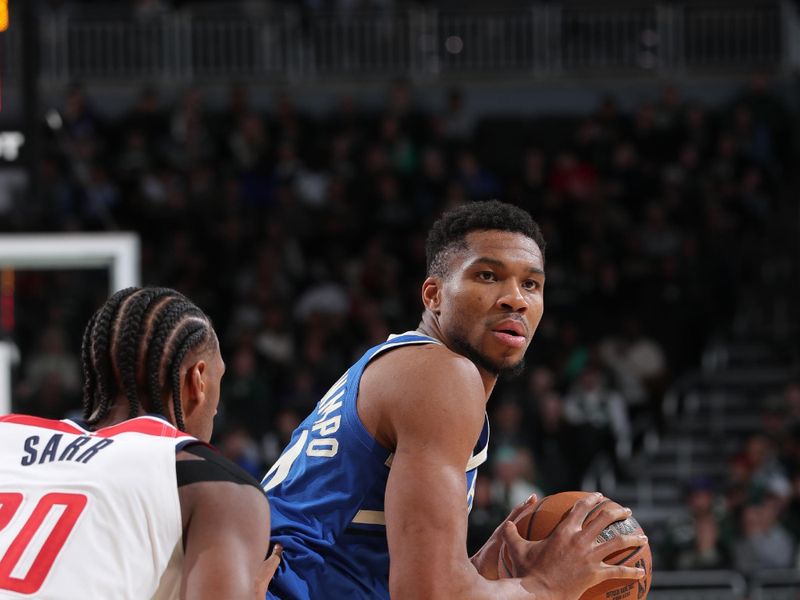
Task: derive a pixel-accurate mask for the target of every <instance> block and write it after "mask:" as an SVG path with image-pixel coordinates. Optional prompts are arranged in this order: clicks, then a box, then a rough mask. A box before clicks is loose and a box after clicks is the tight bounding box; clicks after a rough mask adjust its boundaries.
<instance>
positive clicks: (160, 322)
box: [81, 287, 217, 430]
mask: <svg viewBox="0 0 800 600" xmlns="http://www.w3.org/2000/svg"><path fill="white" fill-rule="evenodd" d="M213 331H214V330H213V327H212V325H211V320H210V319H209V318H208V316H207V315H206V314H205V313H204V312H203V311H202V310H200V309H199V308H198V307H197V306H195V305H194V304H193V303H192V302H191V301H190V300H189V299H188V298H186V296H184V295H183V294H180V293H179V292H176V291H175V290H173V289H170V288H162V287H145V288H139V287H130V288H126V289H124V290H120V291H119V292H117V293H116V294H114V295H113V296H111V297H110V298H109V299H108V300H107V301H106V302H105V304H103V306H101V307H100V308H99V309H98V310H97V312H95V313H94V315H93V316H92V318H91V319H90V320H89V323H88V325H87V326H86V329H85V331H84V333H83V344H82V345H81V363H82V366H83V379H84V381H83V414H84V418H85V419H86V420H87V423H88V424H89V425H90V426H91V425H95V424H97V423H98V422H99V421H101V420H102V419H103V418H104V417H105V416H106V415H107V414H108V411H109V409H110V408H111V407H112V406H113V405H114V403H115V402H116V399H117V397H118V395H119V394H120V393H123V394H124V395H125V397H126V398H127V400H128V404H129V407H130V410H129V417H130V418H133V417H136V416H137V415H138V414H139V409H140V408H141V409H144V410H145V411H147V412H154V413H158V414H161V415H164V416H166V414H167V413H166V411H165V410H164V405H163V403H162V401H161V398H162V395H163V394H164V393H165V392H167V391H168V390H169V391H170V394H171V396H172V403H173V409H174V412H175V421H176V423H175V424H176V425H177V426H178V429H181V430H184V429H185V427H184V422H183V411H182V410H181V402H180V390H181V387H180V367H181V362H182V361H183V359H184V357H185V356H186V355H187V354H188V353H189V352H190V351H191V350H194V349H196V348H201V347H202V346H203V345H206V347H208V348H212V347H216V343H217V342H216V336H215V335H214V333H213Z"/></svg>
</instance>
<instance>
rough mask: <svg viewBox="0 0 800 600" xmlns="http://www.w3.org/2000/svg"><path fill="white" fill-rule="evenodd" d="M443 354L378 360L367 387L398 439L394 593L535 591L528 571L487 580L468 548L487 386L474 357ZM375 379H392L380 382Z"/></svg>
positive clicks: (364, 393) (389, 504)
mask: <svg viewBox="0 0 800 600" xmlns="http://www.w3.org/2000/svg"><path fill="white" fill-rule="evenodd" d="M430 350H434V349H430ZM435 353H436V354H437V355H436V356H434V352H431V351H427V352H416V353H414V352H413V351H412V352H405V353H404V355H401V351H397V354H396V355H395V357H393V358H394V360H393V361H392V363H391V364H390V365H388V364H387V363H386V362H384V363H383V364H380V362H376V364H374V365H373V366H372V367H370V370H372V369H375V370H374V371H373V372H372V373H368V374H365V379H364V380H362V390H361V394H360V396H359V402H360V403H361V402H368V403H372V402H373V401H375V402H377V403H378V404H379V405H380V406H381V407H382V413H383V414H384V416H385V420H384V421H383V422H384V423H385V426H384V430H385V431H386V433H387V435H388V437H389V438H390V439H391V441H392V442H393V444H392V445H393V446H394V448H395V455H394V459H393V462H392V467H391V471H390V474H389V480H388V483H387V487H386V497H385V513H386V529H387V536H388V541H389V555H390V557H391V567H390V574H389V586H390V591H391V596H392V598H396V599H401V600H402V599H404V598H414V599H416V598H431V599H434V598H443V599H445V598H447V599H449V598H460V599H464V600H468V599H471V598H494V597H497V598H510V599H513V598H528V599H530V598H536V597H537V596H536V595H535V594H531V593H530V592H528V591H526V590H525V589H524V588H523V587H522V585H521V580H519V579H505V580H502V581H497V582H493V581H488V580H486V579H484V578H483V577H481V575H479V574H478V572H477V570H476V569H475V567H474V566H473V565H472V563H471V562H470V560H469V557H468V556H467V552H466V537H467V488H466V475H465V468H466V464H467V461H468V460H469V457H470V455H471V452H472V449H473V447H474V445H475V442H476V440H477V439H478V435H479V433H480V430H481V427H482V425H483V420H484V413H485V394H484V391H483V384H482V383H481V379H480V377H479V375H478V372H477V370H476V369H475V367H474V366H473V365H472V363H470V362H469V361H467V360H466V359H464V358H460V357H455V356H453V355H452V354H449V353H447V351H446V350H444V349H438V348H437V349H435ZM368 372H369V370H368ZM374 381H383V382H384V385H383V386H382V387H381V388H380V391H379V388H378V386H373V385H372V384H371V382H374ZM386 382H390V383H392V385H388V386H387V385H385V383H386ZM394 382H396V383H394Z"/></svg>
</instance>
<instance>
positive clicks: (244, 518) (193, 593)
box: [179, 481, 270, 600]
mask: <svg viewBox="0 0 800 600" xmlns="http://www.w3.org/2000/svg"><path fill="white" fill-rule="evenodd" d="M179 493H180V498H181V510H182V512H183V514H184V544H185V559H184V567H183V578H182V585H181V598H183V599H187V598H190V599H192V600H195V599H197V600H215V599H218V598H226V599H231V600H252V599H253V598H254V597H255V595H256V594H255V592H254V589H255V585H256V580H257V577H258V571H259V568H260V567H261V566H262V562H263V561H264V557H265V556H266V554H267V550H268V547H269V527H270V522H269V506H268V504H267V499H266V497H265V496H264V494H263V493H262V492H261V490H260V489H258V488H257V487H254V486H252V485H248V484H243V483H235V482H233V481H201V482H196V483H190V484H188V485H185V486H183V487H181V488H179ZM261 597H262V598H263V595H262V596H261Z"/></svg>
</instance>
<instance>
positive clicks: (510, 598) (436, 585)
mask: <svg viewBox="0 0 800 600" xmlns="http://www.w3.org/2000/svg"><path fill="white" fill-rule="evenodd" d="M496 572H497V569H496V567H495V579H496ZM390 592H391V597H392V600H398V599H399V600H417V599H419V598H430V599H441V600H451V599H452V598H458V599H459V600H495V599H497V600H501V599H503V600H558V598H557V597H556V596H554V595H553V594H552V593H550V592H549V591H548V590H547V589H546V588H545V587H544V586H543V585H540V584H538V583H536V582H533V581H531V580H527V579H526V580H525V581H524V582H523V580H522V579H520V578H505V579H496V580H490V579H487V578H486V577H484V576H483V575H481V574H480V573H479V572H478V571H477V569H476V568H475V567H474V565H473V564H472V563H471V562H470V563H467V565H465V566H464V567H463V568H460V566H459V567H456V568H454V569H452V570H450V571H448V570H446V569H442V570H438V569H437V572H436V574H435V575H434V574H433V573H430V575H429V576H426V574H425V573H419V572H418V573H417V576H416V577H413V576H410V575H409V576H407V577H403V576H397V577H390Z"/></svg>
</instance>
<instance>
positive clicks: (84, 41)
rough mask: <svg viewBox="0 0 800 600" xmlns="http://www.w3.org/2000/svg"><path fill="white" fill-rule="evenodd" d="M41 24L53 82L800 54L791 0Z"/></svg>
mask: <svg viewBox="0 0 800 600" xmlns="http://www.w3.org/2000/svg"><path fill="white" fill-rule="evenodd" d="M39 31H40V40H41V52H40V56H41V62H42V77H43V79H44V80H45V81H46V82H50V83H55V84H58V83H65V82H69V81H85V82H100V83H102V82H118V81H125V82H130V81H148V82H158V81H164V82H170V83H183V84H187V83H203V82H215V81H229V80H230V79H231V78H237V77H238V78H245V77H247V78H251V79H253V80H254V81H264V82H300V83H304V82H316V81H321V80H326V79H336V80H342V79H352V80H359V79H369V80H374V79H375V78H378V79H380V78H384V79H386V78H394V77H398V76H403V77H409V78H412V79H418V80H426V79H433V80H435V79H442V78H444V79H446V78H448V77H458V78H464V77H475V78H489V79H492V78H495V79H496V78H514V77H523V78H537V77H551V78H552V77H554V78H565V79H567V78H570V77H577V76H581V77H584V76H595V75H601V76H606V75H609V74H620V75H625V76H635V77H655V76H663V75H669V74H676V73H685V72H703V71H704V70H709V69H711V70H715V71H718V70H726V69H729V70H738V71H741V70H752V69H754V68H768V69H776V68H777V69H780V68H790V67H791V66H797V65H798V63H800V25H798V17H797V7H796V5H795V3H794V2H792V0H764V1H763V2H758V3H745V2H740V3H735V2H734V3H726V4H725V5H724V6H721V5H720V4H719V3H715V4H708V3H704V2H691V3H690V2H683V3H681V2H662V3H654V4H650V3H641V4H638V3H626V4H625V5H620V6H615V5H614V3H613V2H611V3H605V4H604V6H603V8H602V9H601V8H597V6H596V5H595V6H592V5H591V4H589V3H587V4H586V5H581V4H570V5H566V6H562V5H561V4H559V3H534V4H531V5H529V6H525V7H522V8H515V9H495V10H468V9H460V8H456V9H450V8H437V7H422V8H421V7H401V6H397V7H395V8H393V9H391V10H385V11H381V12H351V11H341V12H337V13H320V12H311V11H309V12H301V11H299V10H290V9H284V8H276V7H275V6H274V5H268V4H247V3H224V4H223V3H219V4H209V5H202V7H198V6H197V5H191V6H189V5H186V6H184V7H182V8H180V9H177V10H164V11H160V12H156V13H146V14H141V13H135V12H133V13H132V12H131V9H130V8H128V9H127V10H124V9H122V8H121V7H120V5H119V4H116V5H114V4H109V5H102V4H97V3H91V4H89V5H79V4H75V5H70V4H62V5H60V6H58V8H55V9H49V10H42V11H41V13H40V24H39ZM18 38H19V27H16V28H15V27H14V26H13V21H12V27H11V28H10V29H9V30H8V31H7V32H6V33H5V34H3V43H4V44H5V46H6V48H5V51H6V56H7V57H8V59H7V60H6V61H5V67H4V69H5V70H6V75H7V77H11V78H13V77H15V76H17V75H18V73H19V65H20V63H19V61H17V60H15V57H16V58H18V52H19V42H18Z"/></svg>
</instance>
